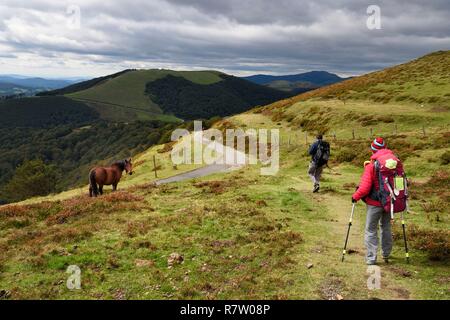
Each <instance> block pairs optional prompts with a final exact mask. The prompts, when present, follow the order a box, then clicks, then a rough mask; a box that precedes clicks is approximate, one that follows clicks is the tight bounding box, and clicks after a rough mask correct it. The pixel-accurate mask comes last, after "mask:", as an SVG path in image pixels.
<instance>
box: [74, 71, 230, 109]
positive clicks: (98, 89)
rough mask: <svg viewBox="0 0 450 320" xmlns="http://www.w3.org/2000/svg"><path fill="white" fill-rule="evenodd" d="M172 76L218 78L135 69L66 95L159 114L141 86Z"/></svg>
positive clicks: (209, 80) (199, 79)
mask: <svg viewBox="0 0 450 320" xmlns="http://www.w3.org/2000/svg"><path fill="white" fill-rule="evenodd" d="M169 74H170V75H176V76H181V77H184V78H185V79H187V80H189V81H192V82H194V83H199V84H210V83H214V82H218V81H221V78H220V77H219V76H218V74H217V73H215V72H208V71H206V72H205V71H199V72H195V71H191V72H182V71H181V72H177V71H171V70H157V69H153V70H135V71H130V72H127V73H125V74H123V75H121V76H120V77H116V78H113V79H110V80H108V81H106V82H104V83H102V84H101V85H96V86H94V87H92V88H89V89H86V90H82V91H79V92H76V93H70V94H68V96H69V97H71V98H75V99H82V100H85V101H93V102H103V103H111V104H117V105H124V106H129V107H134V108H137V109H144V110H147V111H150V112H153V113H162V111H161V109H160V108H159V107H158V105H157V104H155V103H154V102H153V101H152V100H151V99H150V98H149V97H148V96H147V95H146V94H145V85H146V84H147V83H148V82H151V81H154V80H157V79H160V78H163V77H165V76H167V75H169Z"/></svg>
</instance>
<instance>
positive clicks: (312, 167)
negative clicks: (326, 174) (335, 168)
mask: <svg viewBox="0 0 450 320" xmlns="http://www.w3.org/2000/svg"><path fill="white" fill-rule="evenodd" d="M322 171H323V166H317V165H316V164H315V163H314V161H311V163H310V164H309V169H308V175H309V176H310V177H311V180H312V182H313V183H314V184H315V185H316V184H319V183H320V176H321V175H322Z"/></svg>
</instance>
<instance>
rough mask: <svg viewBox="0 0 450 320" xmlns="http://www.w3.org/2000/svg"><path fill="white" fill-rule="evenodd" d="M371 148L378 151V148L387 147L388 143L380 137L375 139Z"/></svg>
mask: <svg viewBox="0 0 450 320" xmlns="http://www.w3.org/2000/svg"><path fill="white" fill-rule="evenodd" d="M370 148H371V149H372V151H373V152H377V151H378V150H381V149H384V148H386V143H385V142H384V140H383V138H380V137H378V138H375V140H373V142H372V144H371V145H370Z"/></svg>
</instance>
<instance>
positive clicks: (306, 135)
mask: <svg viewBox="0 0 450 320" xmlns="http://www.w3.org/2000/svg"><path fill="white" fill-rule="evenodd" d="M305 144H306V145H308V132H305Z"/></svg>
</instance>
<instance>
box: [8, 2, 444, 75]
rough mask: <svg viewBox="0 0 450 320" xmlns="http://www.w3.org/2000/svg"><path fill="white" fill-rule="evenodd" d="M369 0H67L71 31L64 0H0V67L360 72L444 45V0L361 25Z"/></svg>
mask: <svg viewBox="0 0 450 320" xmlns="http://www.w3.org/2000/svg"><path fill="white" fill-rule="evenodd" d="M371 2H372V1H369V2H365V1H360V0H358V1H357V0H347V1H344V0H335V1H331V0H328V1H300V0H278V1H265V0H228V1H227V0H221V1H212V0H150V1H138V0H127V1H87V0H85V1H71V2H70V4H71V3H74V4H76V5H78V6H79V8H80V9H81V21H80V26H81V28H80V29H75V30H74V29H71V28H68V27H67V20H68V15H67V14H66V9H67V6H68V4H69V2H67V3H65V2H55V1H50V0H35V1H17V0H15V1H10V0H3V1H2V2H0V52H1V53H2V56H1V57H0V68H8V66H9V67H10V68H12V66H17V67H18V68H20V67H21V66H22V67H24V66H26V65H30V64H31V66H32V67H33V68H36V70H38V69H39V68H41V69H42V70H49V69H51V70H53V71H52V72H56V73H57V72H61V73H76V72H78V74H79V73H80V72H81V73H88V74H94V73H95V74H101V73H105V72H109V71H116V70H119V69H121V68H125V67H138V68H140V67H147V68H149V67H168V68H177V69H180V68H183V69H201V68H208V69H221V70H225V71H228V72H232V73H236V74H244V73H245V74H248V73H257V72H258V73H260V72H271V73H295V72H301V71H307V70H317V69H324V70H328V71H333V72H338V73H344V74H358V73H363V72H367V71H371V70H375V69H379V68H383V67H386V66H389V65H393V64H397V63H400V62H404V61H406V60H409V59H412V58H415V57H418V56H420V55H423V54H426V53H428V52H431V51H435V50H443V49H444V50H448V49H450V19H449V17H450V2H449V1H444V0H435V1H426V2H425V1H418V0H410V1H406V0H401V1H377V3H376V4H377V5H379V6H380V8H381V19H382V20H381V23H382V29H381V30H369V29H368V28H367V27H366V20H367V14H366V9H367V7H368V5H370V4H372V3H371ZM61 66H63V67H64V68H63V69H61ZM83 68H84V70H83ZM58 70H59V71H58ZM10 71H12V70H10Z"/></svg>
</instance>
